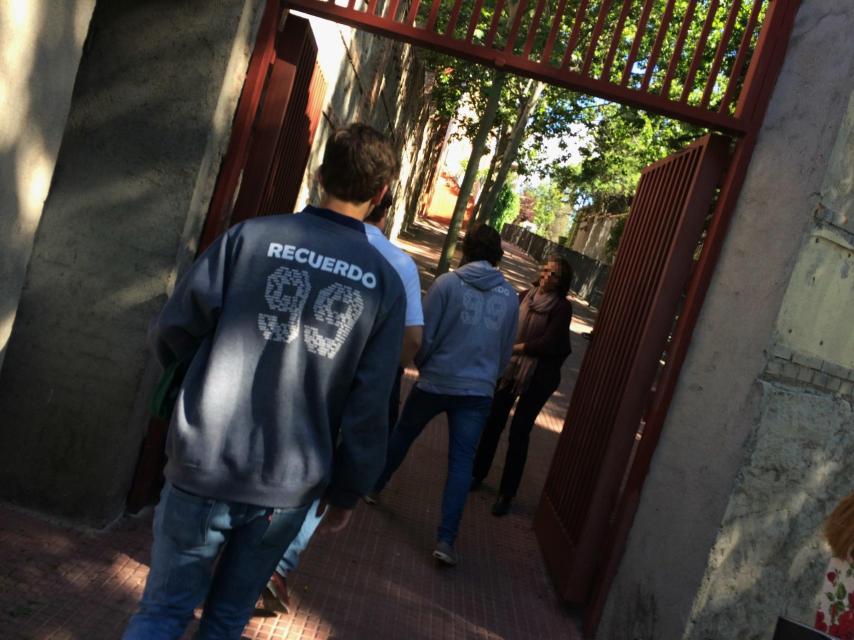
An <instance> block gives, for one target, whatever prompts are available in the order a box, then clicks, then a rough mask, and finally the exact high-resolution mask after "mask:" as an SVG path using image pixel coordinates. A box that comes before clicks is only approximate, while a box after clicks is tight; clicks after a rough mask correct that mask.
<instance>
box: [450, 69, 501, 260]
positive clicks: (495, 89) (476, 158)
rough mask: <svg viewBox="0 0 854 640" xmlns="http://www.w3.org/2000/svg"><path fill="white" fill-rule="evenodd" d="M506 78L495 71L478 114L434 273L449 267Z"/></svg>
mask: <svg viewBox="0 0 854 640" xmlns="http://www.w3.org/2000/svg"><path fill="white" fill-rule="evenodd" d="M506 78H507V74H506V73H505V72H504V71H498V72H496V74H495V78H494V79H493V81H492V86H491V87H490V88H489V94H488V97H487V103H486V110H485V112H484V114H483V116H482V117H481V120H480V127H478V130H477V135H475V138H474V141H473V142H472V149H471V156H470V157H469V162H468V166H466V173H465V176H463V183H462V184H461V185H460V194H459V196H458V197H457V202H456V204H455V205H454V212H453V214H451V223H450V225H449V228H448V235H447V236H445V244H444V246H443V247H442V255H441V256H440V257H439V265H438V266H437V267H436V275H437V276H440V275H442V274H443V273H445V272H446V271H447V270H448V267H450V266H451V260H452V259H453V257H454V251H455V250H456V248H457V236H458V235H459V233H460V226H461V225H462V222H463V217H464V216H465V212H466V206H467V205H468V200H469V195H471V190H472V187H473V186H474V181H475V179H476V178H477V171H478V165H480V159H481V158H482V157H483V154H484V152H485V151H486V139H487V138H488V137H489V132H490V131H491V130H492V124H493V122H495V114H496V113H497V112H498V103H499V101H500V100H501V89H502V88H503V87H504V82H505V80H506Z"/></svg>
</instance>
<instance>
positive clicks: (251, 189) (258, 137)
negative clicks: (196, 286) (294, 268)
mask: <svg viewBox="0 0 854 640" xmlns="http://www.w3.org/2000/svg"><path fill="white" fill-rule="evenodd" d="M281 15H282V9H281V7H280V4H279V2H278V0H268V2H267V9H266V13H265V15H264V17H263V19H262V22H261V26H260V27H259V33H258V39H257V43H256V46H255V51H254V53H253V55H252V59H251V60H250V62H249V69H248V71H247V74H246V82H245V83H244V88H243V93H242V94H241V97H240V101H239V103H238V105H237V112H236V114H235V118H234V125H233V128H232V136H231V142H230V144H229V148H228V152H227V153H226V156H225V159H224V160H223V164H222V168H221V169H220V174H219V178H218V179H217V184H216V187H215V189H214V194H213V196H212V198H211V204H210V208H209V211H208V218H207V221H206V222H205V228H204V231H203V232H202V239H201V242H200V249H204V248H205V247H206V246H207V245H208V244H210V242H211V241H213V239H214V238H216V237H217V236H218V235H219V234H221V233H222V232H223V231H225V230H226V229H228V227H230V226H231V225H233V224H236V223H238V222H240V221H242V220H246V219H247V218H251V217H254V216H258V215H266V214H269V213H287V212H290V211H293V209H294V206H295V205H296V200H297V197H298V195H299V193H298V191H299V187H300V185H301V184H302V179H303V174H304V172H305V168H306V164H307V162H308V156H309V153H310V151H311V146H312V144H313V143H314V136H315V133H316V131H317V127H318V124H319V123H320V118H321V115H322V114H321V110H322V108H323V99H324V97H325V94H326V81H325V80H324V78H323V74H322V73H321V71H320V68H319V67H318V65H317V63H316V58H317V43H316V42H315V41H314V36H313V35H312V32H311V26H310V25H309V22H308V20H306V19H305V18H301V17H299V16H288V18H287V19H286V20H285V22H284V25H283V28H282V29H281V31H279V30H278V26H279V25H280V24H282V23H281Z"/></svg>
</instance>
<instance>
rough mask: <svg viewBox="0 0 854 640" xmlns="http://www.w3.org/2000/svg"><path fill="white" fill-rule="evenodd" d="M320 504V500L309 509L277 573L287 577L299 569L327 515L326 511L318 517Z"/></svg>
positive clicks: (277, 568)
mask: <svg viewBox="0 0 854 640" xmlns="http://www.w3.org/2000/svg"><path fill="white" fill-rule="evenodd" d="M319 504H320V499H319V498H318V499H317V500H315V501H314V502H312V503H311V506H310V507H309V508H308V513H306V514H305V519H304V520H303V521H302V526H301V527H300V530H299V533H298V534H297V537H296V538H294V539H293V540H292V541H291V543H290V544H289V545H288V548H287V550H286V551H285V553H284V555H283V556H282V557H281V559H280V560H279V564H278V565H277V566H276V571H277V572H279V573H280V574H282V575H283V576H287V575H288V574H289V573H290V572H291V571H293V570H294V569H296V568H297V565H298V564H299V557H300V554H301V553H302V552H303V551H305V549H306V547H308V543H309V542H311V537H312V536H313V535H314V532H315V531H317V527H318V526H320V523H321V522H323V516H325V515H326V511H324V512H323V513H321V514H320V515H319V516H318V515H317V507H318V505H319Z"/></svg>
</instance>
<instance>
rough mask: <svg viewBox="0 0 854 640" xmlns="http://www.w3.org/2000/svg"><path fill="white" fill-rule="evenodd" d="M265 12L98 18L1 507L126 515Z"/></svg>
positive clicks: (83, 67) (29, 321) (71, 124)
mask: <svg viewBox="0 0 854 640" xmlns="http://www.w3.org/2000/svg"><path fill="white" fill-rule="evenodd" d="M19 4H27V3H19ZM51 4H53V3H51ZM261 5H262V3H261V2H260V0H221V1H219V2H207V3H168V2H158V3H139V2H135V1H133V0H114V1H111V2H99V3H98V5H97V8H96V10H95V13H94V16H93V18H92V24H93V30H92V33H91V36H90V42H89V45H88V46H87V53H86V55H85V56H84V58H83V59H82V61H81V64H80V68H79V73H78V77H77V81H76V84H75V87H74V95H73V99H72V103H71V111H70V114H69V117H68V123H67V127H66V129H65V135H64V138H63V142H62V149H61V152H60V154H59V159H58V161H57V166H56V171H55V173H54V176H53V184H52V187H51V189H50V197H49V199H48V201H47V204H46V206H45V208H44V213H43V214H42V219H41V223H40V226H39V230H38V237H37V239H36V242H35V245H34V249H33V253H32V258H31V260H30V263H29V271H28V274H27V282H26V286H25V288H24V290H23V294H22V296H21V301H20V305H19V307H18V317H17V320H16V322H15V326H14V329H13V332H12V336H11V339H10V341H9V347H8V350H7V354H6V362H5V365H4V367H3V369H2V372H0V415H2V416H3V428H2V429H0V497H3V498H5V499H9V500H12V501H14V502H16V503H20V504H26V505H30V506H35V507H39V508H42V509H45V510H49V511H53V512H56V513H59V514H62V515H67V516H72V517H75V518H79V519H83V520H85V521H88V522H91V523H93V524H103V523H105V522H107V521H109V520H110V519H112V518H114V517H115V516H117V515H118V514H120V513H121V511H122V509H123V507H124V501H125V496H126V494H127V491H128V487H129V484H130V480H131V477H132V474H133V470H134V466H135V462H136V458H137V455H138V453H139V443H140V440H141V438H142V435H143V433H144V430H145V427H146V425H147V412H146V410H145V405H146V399H147V396H148V394H149V393H150V390H151V387H152V383H153V381H154V379H155V378H156V376H157V374H158V372H157V369H156V367H154V366H152V358H151V355H150V353H149V351H148V348H147V340H146V333H147V329H148V325H149V322H150V321H151V320H152V318H153V317H154V316H155V315H156V313H157V312H158V311H159V309H160V307H161V306H162V304H163V302H164V300H165V299H166V295H167V292H168V290H169V286H170V283H171V282H172V281H173V280H174V278H175V275H176V271H178V270H180V269H181V268H183V267H185V266H186V265H187V264H188V263H189V260H190V258H191V257H192V256H193V254H194V253H195V242H196V239H197V238H198V235H199V229H200V225H201V223H202V221H203V218H204V214H205V213H206V210H207V203H208V201H209V199H210V193H211V191H212V188H213V184H214V181H215V179H216V174H217V171H218V169H219V162H220V158H221V156H222V154H223V153H224V151H225V147H226V145H227V143H228V136H229V131H230V126H231V121H232V117H233V113H234V108H235V106H236V102H237V98H238V96H239V93H240V89H241V87H242V84H243V79H244V76H245V73H246V65H247V63H248V59H249V54H250V53H251V48H252V44H253V40H254V33H255V30H256V29H257V23H258V19H259V18H260V11H259V8H260V7H261ZM4 44H5V43H4Z"/></svg>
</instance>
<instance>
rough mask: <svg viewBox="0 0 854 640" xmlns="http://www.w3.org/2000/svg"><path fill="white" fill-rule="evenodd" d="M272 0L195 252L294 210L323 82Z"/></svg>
mask: <svg viewBox="0 0 854 640" xmlns="http://www.w3.org/2000/svg"><path fill="white" fill-rule="evenodd" d="M281 18H282V7H281V5H280V3H279V1H278V0H268V2H267V6H266V9H265V12H264V15H263V17H262V19H261V24H260V26H259V28H258V36H257V39H256V43H255V49H254V50H253V53H252V56H251V58H250V61H249V68H248V70H247V73H246V80H245V81H244V84H243V91H242V92H241V95H240V100H239V101H238V104H237V110H236V112H235V116H234V123H233V126H232V131H231V140H230V142H229V147H228V150H227V152H226V155H225V158H224V159H223V163H222V167H221V168H220V172H219V176H218V177H217V182H216V185H215V187H214V192H213V195H212V197H211V203H210V207H209V209H208V216H207V219H206V220H205V225H204V228H203V230H202V234H201V238H200V240H199V249H198V250H199V253H201V252H202V251H203V250H204V249H205V248H206V247H207V246H208V245H209V244H210V243H211V242H213V240H214V239H215V238H216V237H218V236H219V235H220V234H221V233H223V232H224V231H225V230H226V229H228V228H229V227H230V226H231V225H233V224H236V223H238V222H240V221H241V220H246V219H247V218H251V217H254V216H258V215H266V214H269V213H288V212H291V211H293V209H294V206H295V204H296V200H297V196H298V190H299V187H300V184H301V183H302V179H303V174H304V173H305V168H306V164H307V162H308V156H309V153H310V151H311V145H312V143H313V141H314V134H315V131H316V130H317V126H318V124H319V122H320V117H321V109H322V107H323V99H324V97H325V94H326V82H325V80H324V79H323V75H322V74H321V72H320V69H319V68H318V66H317V63H316V58H317V43H316V42H315V41H314V36H313V35H312V33H311V27H310V25H309V22H308V20H306V19H305V18H300V17H298V16H288V18H287V20H285V22H284V23H282V21H281ZM168 426H169V425H168V424H167V423H166V422H164V421H162V420H159V419H158V418H151V420H150V421H149V425H148V432H147V434H146V436H145V440H144V441H143V443H142V449H141V451H140V456H139V460H138V462H137V468H136V472H135V474H134V479H133V485H132V487H131V490H130V492H129V494H128V501H127V507H128V510H129V511H130V512H132V513H133V512H136V511H138V510H139V509H140V508H142V507H143V506H145V505H146V504H149V503H150V502H152V501H154V500H156V499H157V494H158V492H159V490H160V486H161V481H162V473H161V470H162V468H163V464H164V462H165V453H164V448H165V445H166V433H167V430H168Z"/></svg>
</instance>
